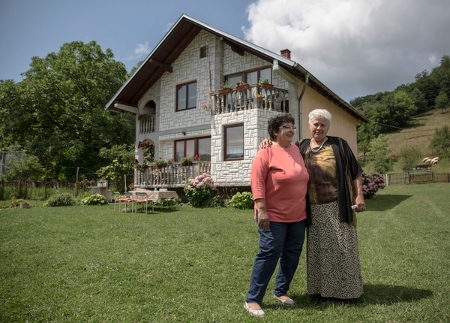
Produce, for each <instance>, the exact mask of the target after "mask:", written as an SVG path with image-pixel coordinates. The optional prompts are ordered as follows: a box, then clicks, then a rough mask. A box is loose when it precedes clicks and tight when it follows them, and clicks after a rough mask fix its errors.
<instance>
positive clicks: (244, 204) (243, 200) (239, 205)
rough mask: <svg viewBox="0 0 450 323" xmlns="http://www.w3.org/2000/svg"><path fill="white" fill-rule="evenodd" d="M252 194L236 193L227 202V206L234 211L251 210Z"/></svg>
mask: <svg viewBox="0 0 450 323" xmlns="http://www.w3.org/2000/svg"><path fill="white" fill-rule="evenodd" d="M253 204H254V200H253V194H252V193H250V192H242V193H240V192H237V193H236V194H234V195H233V197H232V198H231V200H230V201H229V202H228V206H230V207H234V208H236V209H253Z"/></svg>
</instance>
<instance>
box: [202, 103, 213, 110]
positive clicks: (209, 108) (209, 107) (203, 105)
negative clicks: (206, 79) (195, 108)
mask: <svg viewBox="0 0 450 323" xmlns="http://www.w3.org/2000/svg"><path fill="white" fill-rule="evenodd" d="M211 108H212V105H211V103H203V104H202V110H211Z"/></svg>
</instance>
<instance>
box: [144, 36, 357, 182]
mask: <svg viewBox="0 0 450 323" xmlns="http://www.w3.org/2000/svg"><path fill="white" fill-rule="evenodd" d="M205 45H208V49H209V57H205V58H202V59H200V57H199V55H200V48H201V47H202V46H205ZM269 65H271V64H270V62H267V61H264V60H262V59H260V58H257V57H255V56H253V55H251V54H249V53H247V52H246V53H245V54H244V55H243V56H241V55H239V54H237V53H235V52H233V51H232V50H231V48H230V47H229V46H228V45H226V44H224V42H222V41H220V39H219V38H218V37H216V36H213V35H212V34H210V33H208V32H206V31H201V32H200V33H199V34H198V36H197V37H196V38H195V39H194V40H193V41H192V42H191V43H190V44H189V46H188V47H187V48H186V49H185V51H184V52H183V53H182V54H181V55H180V56H179V58H178V59H177V60H176V61H175V62H174V63H173V65H172V67H173V72H172V73H168V72H166V73H165V74H164V75H163V76H162V77H161V78H160V80H159V81H158V82H157V83H156V84H155V85H154V86H153V87H152V88H150V89H149V90H148V91H147V92H146V93H145V95H144V96H143V97H142V98H141V100H140V101H139V104H138V107H139V112H140V113H141V112H142V111H143V108H144V106H145V105H146V103H147V102H149V101H151V100H153V101H154V102H155V104H156V120H157V122H156V131H155V133H151V134H139V133H138V132H139V131H138V128H139V124H138V121H137V127H136V129H137V130H136V145H137V143H138V142H139V141H143V140H144V139H151V140H153V142H154V143H155V146H156V147H155V158H156V159H158V158H163V159H165V160H167V159H169V158H173V155H174V140H178V139H187V138H194V137H201V136H211V146H212V147H211V176H212V177H213V179H214V181H215V182H216V183H217V184H218V185H219V186H222V187H227V186H249V185H250V170H251V164H252V161H253V158H254V156H255V155H256V152H257V150H258V145H259V143H260V142H261V141H262V140H263V139H264V138H267V137H268V134H267V121H268V120H269V119H270V118H271V117H273V116H275V115H277V114H278V112H275V111H268V110H263V109H252V110H245V111H236V112H231V113H224V114H218V115H214V114H212V113H211V112H210V111H203V110H202V109H201V105H202V103H206V102H210V98H209V91H210V90H214V89H218V88H219V87H220V84H222V83H223V82H224V76H225V75H230V74H235V73H239V72H242V71H245V70H251V69H255V68H260V67H265V66H269ZM210 76H211V77H210ZM193 80H195V81H197V108H196V109H191V110H187V111H180V112H175V107H176V85H177V84H181V83H186V82H189V81H193ZM272 83H273V84H274V85H275V87H279V88H285V89H289V99H290V100H289V109H290V113H291V114H292V116H293V117H294V118H295V120H296V124H297V125H300V126H301V129H300V131H301V136H302V137H303V138H309V137H310V133H309V126H308V113H309V112H310V111H311V110H313V109H315V108H325V109H328V110H329V111H330V112H331V113H332V115H333V124H332V127H331V129H330V132H329V134H330V135H337V136H341V137H343V138H344V139H346V140H347V141H348V142H349V144H350V146H351V147H352V149H353V150H354V151H355V152H356V130H355V129H356V127H355V125H356V122H357V120H356V119H354V118H352V117H351V116H350V115H349V114H348V113H346V112H344V111H343V110H342V109H340V108H338V107H337V106H336V105H335V104H333V103H332V102H330V101H329V100H327V99H325V98H324V97H322V96H321V95H320V94H319V93H317V92H316V91H314V90H312V89H311V88H309V87H308V88H307V89H306V91H305V93H304V96H303V99H302V105H301V106H302V109H301V112H302V114H301V121H300V120H299V113H298V100H297V98H298V95H299V93H301V90H302V88H303V84H302V83H301V82H298V84H292V83H289V82H287V81H286V80H285V79H283V78H282V77H281V76H280V75H279V74H277V73H274V72H272ZM238 123H243V124H244V159H243V160H239V161H224V138H223V134H224V127H225V126H228V125H233V124H238ZM136 147H137V146H136ZM139 151H140V150H138V149H136V152H137V153H138V155H137V156H138V159H139V160H140V161H141V158H142V156H139Z"/></svg>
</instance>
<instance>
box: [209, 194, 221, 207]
mask: <svg viewBox="0 0 450 323" xmlns="http://www.w3.org/2000/svg"><path fill="white" fill-rule="evenodd" d="M206 206H207V207H224V206H225V198H224V197H223V196H222V195H215V196H213V197H212V198H211V199H209V201H208V203H207V204H206Z"/></svg>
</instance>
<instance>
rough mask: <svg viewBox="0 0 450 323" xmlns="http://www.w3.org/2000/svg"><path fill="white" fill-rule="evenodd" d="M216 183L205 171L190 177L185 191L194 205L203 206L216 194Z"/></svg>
mask: <svg viewBox="0 0 450 323" xmlns="http://www.w3.org/2000/svg"><path fill="white" fill-rule="evenodd" d="M215 189H216V184H214V181H213V180H212V178H211V176H210V175H208V174H206V173H203V174H202V175H198V176H197V177H196V178H189V180H188V182H187V183H186V185H185V186H184V193H185V194H186V197H187V198H188V199H189V204H190V205H191V206H193V207H202V206H204V205H205V203H206V202H208V200H209V199H210V198H211V197H212V196H213V195H214V190H215Z"/></svg>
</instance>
